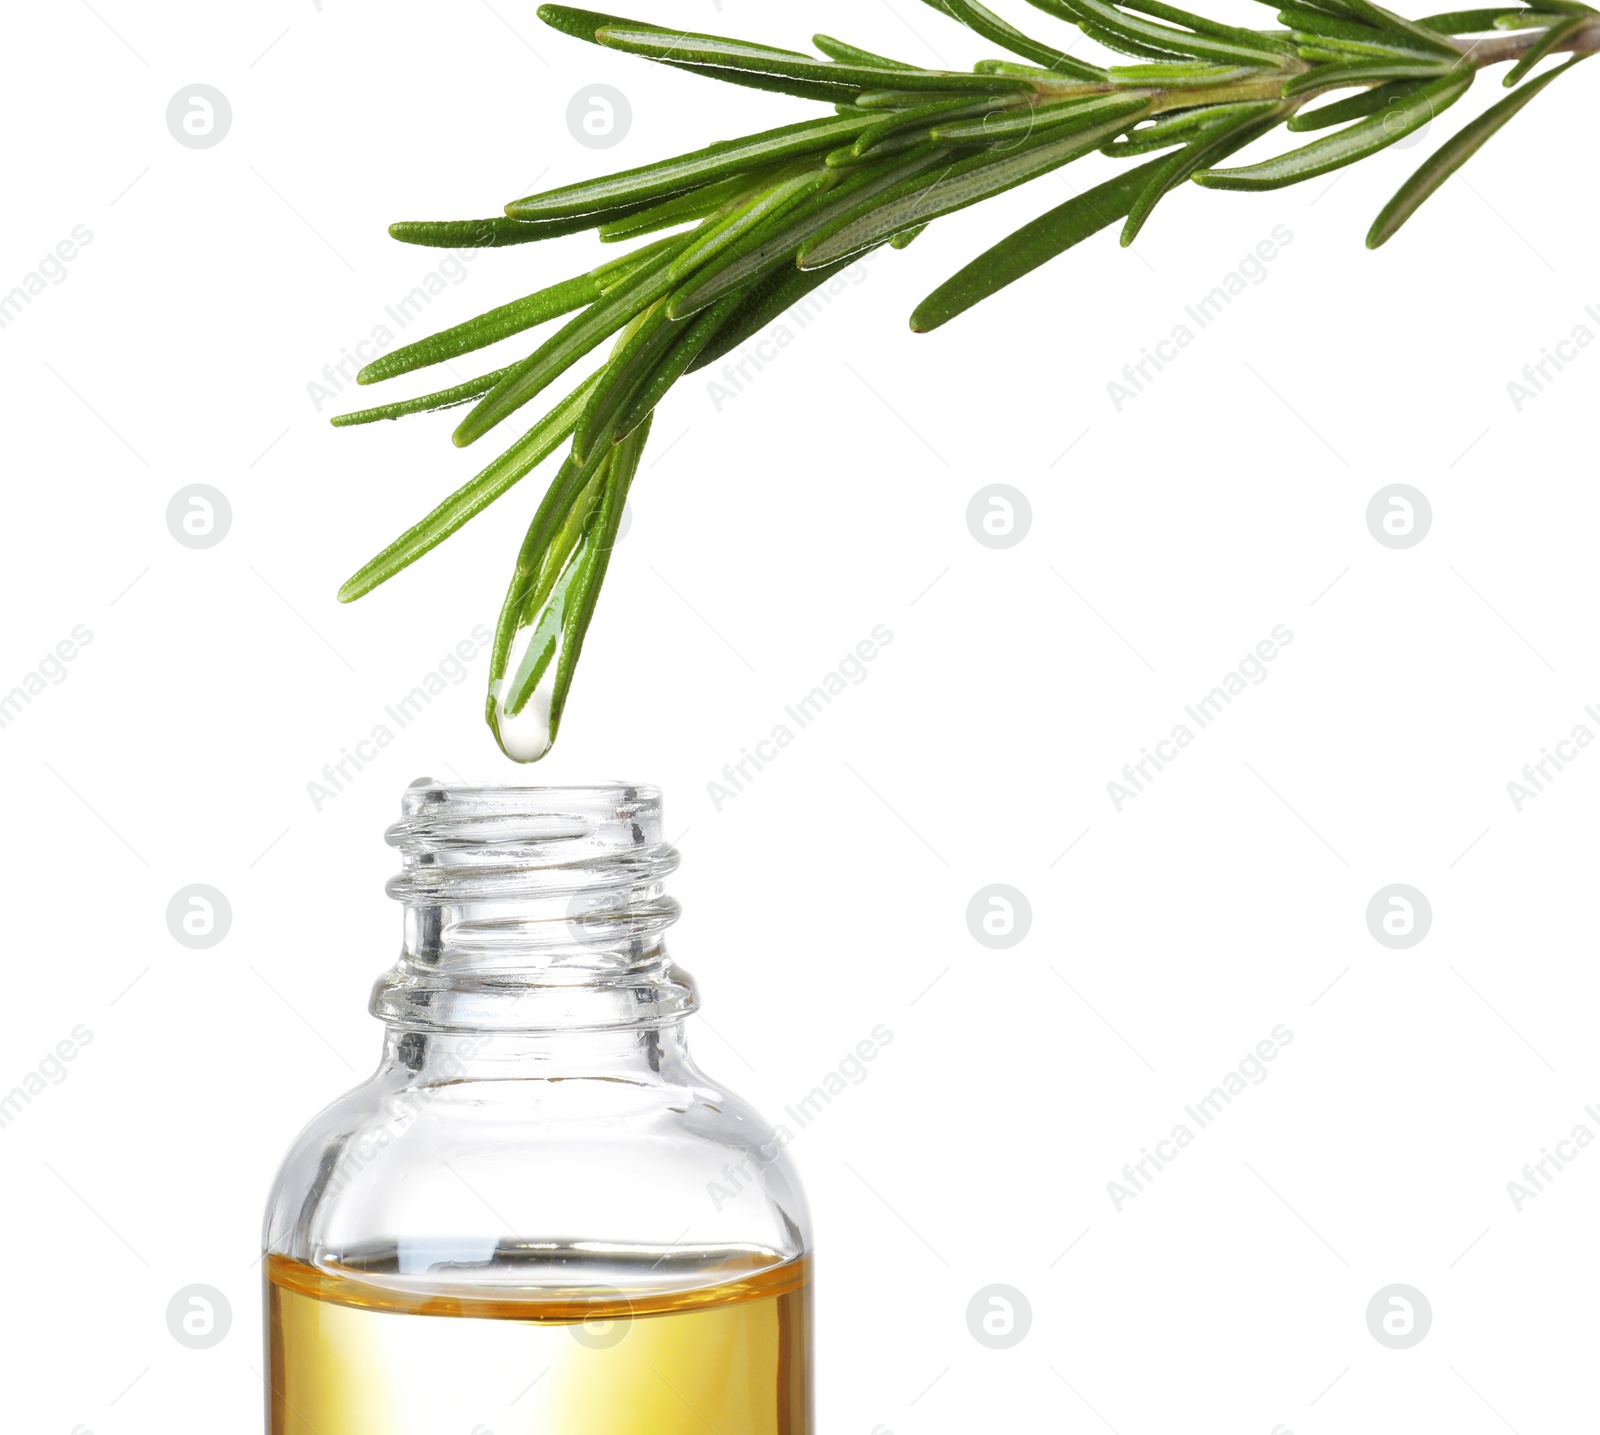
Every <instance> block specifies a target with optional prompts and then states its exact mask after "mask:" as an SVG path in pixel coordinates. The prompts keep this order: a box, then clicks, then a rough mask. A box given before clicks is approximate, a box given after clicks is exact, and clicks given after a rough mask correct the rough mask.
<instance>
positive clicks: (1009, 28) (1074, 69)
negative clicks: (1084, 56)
mask: <svg viewBox="0 0 1600 1435" xmlns="http://www.w3.org/2000/svg"><path fill="white" fill-rule="evenodd" d="M925 3H927V4H929V5H931V6H933V8H934V9H935V10H942V11H943V12H944V13H945V14H946V15H948V16H949V17H950V18H951V19H952V20H959V21H960V22H961V23H962V24H963V25H965V26H966V27H967V29H969V30H971V31H972V32H973V34H975V35H981V36H982V37H983V38H984V39H985V40H987V41H989V42H990V44H993V45H1000V46H1002V47H1003V48H1005V49H1007V50H1010V51H1011V53H1012V54H1013V55H1021V56H1022V58H1023V59H1024V60H1032V61H1033V62H1034V63H1035V64H1039V65H1043V66H1045V67H1046V68H1047V69H1048V70H1050V71H1051V72H1052V73H1053V74H1056V75H1066V76H1071V77H1073V78H1075V79H1080V80H1097V79H1099V78H1100V72H1099V71H1098V70H1097V69H1096V67H1095V66H1093V65H1086V64H1084V63H1083V62H1082V61H1081V60H1074V59H1073V58H1072V57H1071V56H1070V55H1068V54H1067V53H1066V52H1065V51H1063V50H1058V49H1056V48H1055V46H1053V45H1046V44H1044V43H1043V42H1042V41H1039V40H1035V39H1034V38H1033V37H1032V36H1030V35H1025V34H1023V32H1022V31H1021V30H1019V29H1017V27H1016V26H1015V25H1012V24H1010V23H1008V22H1007V21H1005V20H1002V19H1001V18H1000V17H999V16H998V15H996V14H995V13H994V11H992V10H990V9H989V8H988V7H987V6H985V5H981V4H979V3H978V0H925Z"/></svg>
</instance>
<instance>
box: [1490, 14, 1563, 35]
mask: <svg viewBox="0 0 1600 1435" xmlns="http://www.w3.org/2000/svg"><path fill="white" fill-rule="evenodd" d="M1562 18H1563V17H1562V16H1561V15H1557V14H1553V13H1550V12H1548V11H1539V10H1518V11H1516V12H1515V13H1513V14H1509V15H1501V16H1500V17H1499V18H1498V19H1497V20H1496V21H1495V22H1494V28H1495V29H1496V30H1543V29H1544V28H1545V27H1546V26H1548V25H1554V24H1557V23H1559V22H1560V20H1561V19H1562Z"/></svg>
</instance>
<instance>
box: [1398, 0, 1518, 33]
mask: <svg viewBox="0 0 1600 1435" xmlns="http://www.w3.org/2000/svg"><path fill="white" fill-rule="evenodd" d="M1518 13H1527V12H1519V11H1518V10H1517V9H1516V8H1515V7H1514V6H1502V7H1501V8H1500V9H1498V10H1447V11H1446V12H1445V13H1444V14H1442V15H1427V16H1424V17H1423V18H1422V19H1421V20H1418V21H1417V24H1419V25H1426V26H1427V27H1428V28H1429V29H1430V30H1437V31H1438V32H1439V33H1440V34H1441V35H1471V34H1474V33H1476V32H1477V31H1479V30H1492V29H1494V28H1495V21H1497V20H1498V19H1499V18H1500V17H1501V16H1502V15H1509V14H1518Z"/></svg>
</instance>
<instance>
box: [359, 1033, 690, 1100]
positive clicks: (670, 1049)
mask: <svg viewBox="0 0 1600 1435" xmlns="http://www.w3.org/2000/svg"><path fill="white" fill-rule="evenodd" d="M382 1069H383V1070H384V1071H385V1072H387V1073H388V1074H389V1078H390V1080H391V1081H392V1082H393V1083H394V1084H395V1085H397V1086H407V1087H430V1088H431V1087H446V1086H449V1085H451V1084H452V1083H455V1082H463V1081H473V1082H479V1081H539V1080H544V1081H570V1080H577V1079H588V1080H606V1081H625V1082H629V1083H632V1084H636V1085H648V1084H652V1083H654V1082H657V1081H660V1082H666V1083H672V1082H675V1081H681V1079H682V1077H683V1075H684V1073H685V1072H687V1071H691V1070H692V1069H693V1068H692V1066H691V1063H690V1059H689V1044H688V1040H687V1036H686V1034H685V1031H684V1025H683V1019H682V1018H679V1019H678V1020H676V1021H670V1022H666V1023H663V1024H661V1025H658V1026H646V1027H641V1026H627V1027H612V1028H596V1029H588V1030H569V1029H553V1030H543V1031H482V1030H479V1031H419V1030H416V1029H407V1028H402V1027H398V1026H391V1027H390V1028H389V1031H388V1034H387V1036H386V1038H385V1040H384V1055H383V1068H382Z"/></svg>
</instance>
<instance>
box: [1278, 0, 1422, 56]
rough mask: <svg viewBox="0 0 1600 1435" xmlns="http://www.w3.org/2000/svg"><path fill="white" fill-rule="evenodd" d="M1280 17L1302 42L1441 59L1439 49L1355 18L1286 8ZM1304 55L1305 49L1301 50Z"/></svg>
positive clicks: (1372, 53) (1361, 52)
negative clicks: (1347, 18)
mask: <svg viewBox="0 0 1600 1435" xmlns="http://www.w3.org/2000/svg"><path fill="white" fill-rule="evenodd" d="M1278 19H1279V20H1281V21H1282V22H1283V23H1284V24H1285V25H1287V26H1289V28H1290V29H1291V31H1293V32H1294V38H1295V40H1296V41H1297V42H1299V43H1301V44H1310V45H1318V44H1325V43H1326V42H1328V41H1337V42H1338V44H1337V46H1336V47H1335V48H1338V49H1342V50H1345V51H1348V52H1349V53H1350V54H1351V55H1353V56H1358V57H1359V56H1364V55H1366V56H1379V57H1388V58H1405V57H1409V58H1412V59H1423V60H1433V61H1437V60H1439V59H1440V58H1441V55H1440V52H1439V51H1438V50H1437V49H1433V48H1427V49H1424V48H1423V47H1422V46H1421V45H1417V44H1414V43H1412V42H1411V41H1410V40H1409V39H1408V38H1405V37H1402V36H1399V35H1387V34H1385V33H1384V32H1383V31H1381V30H1374V29H1373V28H1372V27H1371V26H1370V25H1362V24H1358V23H1357V22H1356V21H1354V20H1342V19H1340V18H1339V17H1338V16H1337V15H1325V14H1323V13H1322V12H1321V11H1318V10H1293V9H1285V10H1280V11H1279V12H1278ZM1301 53H1302V55H1303V54H1304V51H1302V52H1301Z"/></svg>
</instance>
